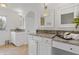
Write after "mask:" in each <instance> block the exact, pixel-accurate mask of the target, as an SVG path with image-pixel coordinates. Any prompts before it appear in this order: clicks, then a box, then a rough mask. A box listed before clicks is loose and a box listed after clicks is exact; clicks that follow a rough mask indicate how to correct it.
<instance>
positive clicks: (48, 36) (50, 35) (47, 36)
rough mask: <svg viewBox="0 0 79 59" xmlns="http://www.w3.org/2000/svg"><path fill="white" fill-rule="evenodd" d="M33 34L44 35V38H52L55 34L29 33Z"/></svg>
mask: <svg viewBox="0 0 79 59" xmlns="http://www.w3.org/2000/svg"><path fill="white" fill-rule="evenodd" d="M30 35H34V36H40V37H45V38H50V39H52V38H53V37H54V36H55V35H56V34H45V33H40V34H30Z"/></svg>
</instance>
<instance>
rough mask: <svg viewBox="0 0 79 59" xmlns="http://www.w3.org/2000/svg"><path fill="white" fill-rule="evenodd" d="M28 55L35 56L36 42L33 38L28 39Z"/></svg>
mask: <svg viewBox="0 0 79 59" xmlns="http://www.w3.org/2000/svg"><path fill="white" fill-rule="evenodd" d="M28 54H29V55H36V54H37V42H36V41H35V40H34V39H33V38H29V39H28Z"/></svg>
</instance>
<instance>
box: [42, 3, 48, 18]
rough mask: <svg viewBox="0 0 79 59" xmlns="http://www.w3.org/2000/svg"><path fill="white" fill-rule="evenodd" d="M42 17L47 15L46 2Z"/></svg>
mask: <svg viewBox="0 0 79 59" xmlns="http://www.w3.org/2000/svg"><path fill="white" fill-rule="evenodd" d="M43 16H44V17H46V16H48V7H47V4H46V3H44V14H43Z"/></svg>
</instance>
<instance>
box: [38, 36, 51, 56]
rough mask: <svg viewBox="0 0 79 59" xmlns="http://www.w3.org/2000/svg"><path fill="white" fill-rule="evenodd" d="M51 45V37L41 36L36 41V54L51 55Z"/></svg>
mask: <svg viewBox="0 0 79 59" xmlns="http://www.w3.org/2000/svg"><path fill="white" fill-rule="evenodd" d="M51 54H52V47H51V39H49V38H43V37H41V39H40V40H39V41H38V55H51Z"/></svg>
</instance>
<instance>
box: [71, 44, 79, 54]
mask: <svg viewBox="0 0 79 59" xmlns="http://www.w3.org/2000/svg"><path fill="white" fill-rule="evenodd" d="M71 48H72V50H71V52H72V53H75V54H79V46H75V45H72V46H71Z"/></svg>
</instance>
